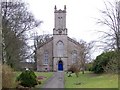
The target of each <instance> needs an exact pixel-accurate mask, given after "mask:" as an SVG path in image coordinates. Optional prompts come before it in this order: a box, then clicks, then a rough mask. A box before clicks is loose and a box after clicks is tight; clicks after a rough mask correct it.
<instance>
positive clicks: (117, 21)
mask: <svg viewBox="0 0 120 90" xmlns="http://www.w3.org/2000/svg"><path fill="white" fill-rule="evenodd" d="M104 4H105V10H100V12H101V14H102V15H103V17H102V19H98V21H97V23H99V24H101V25H105V26H107V27H108V28H109V30H108V31H100V32H102V33H104V36H103V37H102V41H100V42H102V43H103V44H105V45H106V46H107V47H105V49H114V50H120V1H117V0H115V3H111V2H107V3H106V2H104ZM103 40H104V41H103Z"/></svg>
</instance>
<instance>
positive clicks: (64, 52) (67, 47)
mask: <svg viewBox="0 0 120 90" xmlns="http://www.w3.org/2000/svg"><path fill="white" fill-rule="evenodd" d="M54 9H55V10H54V29H53V37H52V38H50V39H49V40H48V41H46V42H45V43H43V44H42V45H38V50H37V71H46V70H47V71H58V70H61V71H62V70H64V71H66V70H67V69H68V68H69V67H70V65H72V64H73V63H75V62H76V61H77V60H78V58H79V53H80V50H79V47H80V44H79V43H78V42H76V41H75V40H73V39H71V38H70V37H68V29H67V27H66V6H64V10H61V9H59V10H57V8H56V6H55V8H54Z"/></svg>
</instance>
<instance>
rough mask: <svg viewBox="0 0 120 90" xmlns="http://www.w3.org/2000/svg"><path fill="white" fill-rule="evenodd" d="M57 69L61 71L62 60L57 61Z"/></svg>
mask: <svg viewBox="0 0 120 90" xmlns="http://www.w3.org/2000/svg"><path fill="white" fill-rule="evenodd" d="M58 70H59V71H63V62H62V61H61V60H60V61H59V62H58Z"/></svg>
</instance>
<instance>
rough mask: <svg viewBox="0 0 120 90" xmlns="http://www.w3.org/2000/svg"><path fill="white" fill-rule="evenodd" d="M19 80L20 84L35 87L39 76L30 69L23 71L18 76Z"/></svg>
mask: <svg viewBox="0 0 120 90" xmlns="http://www.w3.org/2000/svg"><path fill="white" fill-rule="evenodd" d="M17 81H19V82H20V83H19V84H20V85H21V86H24V87H34V86H35V85H37V84H38V81H37V76H36V75H35V73H34V72H33V71H30V70H26V71H23V72H22V73H21V74H20V75H19V76H18V77H17Z"/></svg>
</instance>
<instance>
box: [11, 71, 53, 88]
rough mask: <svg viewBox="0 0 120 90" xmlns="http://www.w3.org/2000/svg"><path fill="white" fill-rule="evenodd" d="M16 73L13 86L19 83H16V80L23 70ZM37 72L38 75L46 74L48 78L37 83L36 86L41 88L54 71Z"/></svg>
mask: <svg viewBox="0 0 120 90" xmlns="http://www.w3.org/2000/svg"><path fill="white" fill-rule="evenodd" d="M14 74H15V77H14V80H13V88H15V87H16V85H17V84H16V82H15V80H16V78H17V77H18V76H19V75H20V74H21V72H14ZM35 74H36V75H37V76H44V77H46V78H44V79H42V80H40V81H41V84H40V85H37V86H36V87H35V88H40V87H42V86H43V84H44V83H45V82H46V80H48V79H49V78H50V77H51V76H52V75H53V72H35Z"/></svg>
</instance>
